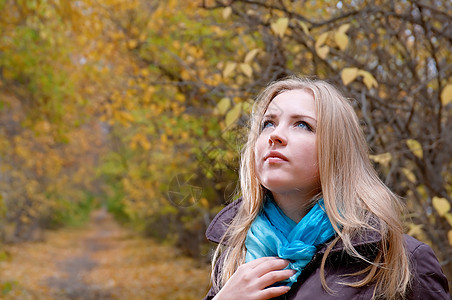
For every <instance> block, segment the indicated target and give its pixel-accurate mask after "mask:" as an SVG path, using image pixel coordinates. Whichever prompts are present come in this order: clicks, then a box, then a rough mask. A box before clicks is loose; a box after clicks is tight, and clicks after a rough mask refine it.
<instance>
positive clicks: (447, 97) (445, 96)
mask: <svg viewBox="0 0 452 300" xmlns="http://www.w3.org/2000/svg"><path fill="white" fill-rule="evenodd" d="M451 101H452V84H448V85H446V86H445V87H444V89H443V91H442V92H441V102H442V103H443V105H444V106H446V105H447V104H449V103H450V102H451Z"/></svg>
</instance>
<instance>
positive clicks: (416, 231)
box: [408, 223, 424, 237]
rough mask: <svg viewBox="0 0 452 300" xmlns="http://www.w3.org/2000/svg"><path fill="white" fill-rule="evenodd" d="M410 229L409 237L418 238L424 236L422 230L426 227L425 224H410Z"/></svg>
mask: <svg viewBox="0 0 452 300" xmlns="http://www.w3.org/2000/svg"><path fill="white" fill-rule="evenodd" d="M408 227H409V228H410V229H409V230H408V235H413V236H418V237H419V236H420V235H422V228H423V227H424V225H423V224H418V225H416V224H413V223H410V224H408Z"/></svg>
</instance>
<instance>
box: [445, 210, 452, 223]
mask: <svg viewBox="0 0 452 300" xmlns="http://www.w3.org/2000/svg"><path fill="white" fill-rule="evenodd" d="M444 217H445V218H446V220H447V222H448V223H449V225H450V226H452V214H451V213H447V214H445V215H444Z"/></svg>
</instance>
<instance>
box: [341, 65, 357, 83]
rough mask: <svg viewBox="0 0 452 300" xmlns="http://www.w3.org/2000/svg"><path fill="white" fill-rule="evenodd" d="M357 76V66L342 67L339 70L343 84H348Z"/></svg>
mask: <svg viewBox="0 0 452 300" xmlns="http://www.w3.org/2000/svg"><path fill="white" fill-rule="evenodd" d="M356 76H358V68H344V69H343V70H342V72H341V78H342V82H343V83H344V84H345V85H348V84H350V83H351V82H353V80H355V79H356Z"/></svg>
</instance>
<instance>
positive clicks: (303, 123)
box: [295, 121, 312, 131]
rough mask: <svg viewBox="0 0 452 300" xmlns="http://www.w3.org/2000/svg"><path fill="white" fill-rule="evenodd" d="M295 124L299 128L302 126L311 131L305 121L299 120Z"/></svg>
mask: <svg viewBox="0 0 452 300" xmlns="http://www.w3.org/2000/svg"><path fill="white" fill-rule="evenodd" d="M295 125H296V126H297V127H300V128H303V129H307V130H309V131H312V128H311V126H309V124H308V123H306V122H303V121H300V122H297V123H296V124H295Z"/></svg>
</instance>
